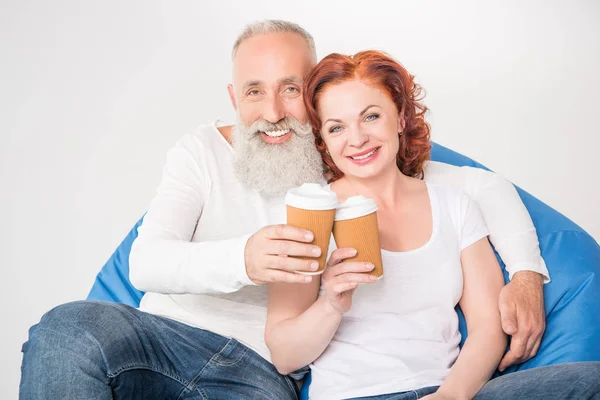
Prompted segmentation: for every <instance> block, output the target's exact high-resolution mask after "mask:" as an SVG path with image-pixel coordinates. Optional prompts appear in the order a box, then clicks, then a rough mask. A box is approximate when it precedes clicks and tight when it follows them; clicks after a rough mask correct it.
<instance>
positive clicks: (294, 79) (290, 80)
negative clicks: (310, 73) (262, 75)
mask: <svg viewBox="0 0 600 400" xmlns="http://www.w3.org/2000/svg"><path fill="white" fill-rule="evenodd" d="M302 82H303V79H302V78H299V77H297V76H293V75H291V76H286V77H285V78H281V79H280V80H278V81H277V83H279V84H280V85H285V84H287V83H295V84H297V85H302Z"/></svg>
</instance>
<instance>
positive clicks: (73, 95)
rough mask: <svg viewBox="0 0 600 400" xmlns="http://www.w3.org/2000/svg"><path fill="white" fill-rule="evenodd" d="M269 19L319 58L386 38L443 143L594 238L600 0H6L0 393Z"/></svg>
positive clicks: (1, 16)
mask: <svg viewBox="0 0 600 400" xmlns="http://www.w3.org/2000/svg"><path fill="white" fill-rule="evenodd" d="M262 18H282V19H290V20H293V21H296V22H298V23H300V24H301V25H302V26H304V27H305V28H306V29H307V30H308V31H309V32H311V33H312V34H313V35H314V37H315V40H316V43H317V49H318V53H319V58H321V57H323V56H324V55H326V54H328V53H330V52H333V51H337V52H342V53H354V52H356V51H359V50H364V49H369V48H376V49H382V50H385V51H387V52H389V53H391V54H392V55H393V56H395V57H396V58H397V59H398V60H399V61H401V62H402V63H403V64H404V65H405V66H406V67H407V68H408V70H409V71H411V72H412V73H413V74H415V75H416V76H417V78H418V81H419V82H420V83H421V84H422V85H423V86H424V87H425V89H426V90H427V97H426V99H425V103H426V104H427V105H428V106H429V107H430V109H431V114H430V116H429V121H430V122H431V124H432V126H433V131H432V134H433V139H434V140H436V141H438V142H439V143H441V144H444V145H446V146H449V147H451V148H452V149H454V150H457V151H460V152H462V153H465V154H467V155H469V156H471V157H473V158H475V159H476V160H479V161H480V162H483V163H485V164H487V165H488V166H489V167H491V168H493V169H495V170H496V171H498V172H500V173H501V174H503V175H505V176H506V177H508V178H509V179H511V180H512V181H513V182H515V183H517V184H518V185H520V186H521V187H523V188H525V189H526V190H528V191H530V192H531V193H532V194H533V195H535V196H537V197H539V198H541V199H542V200H544V201H545V202H547V203H548V204H550V205H551V206H552V207H554V208H556V209H558V210H559V211H561V212H563V213H564V214H566V215H567V216H568V217H570V218H572V219H573V220H574V221H575V222H577V223H578V224H580V225H581V226H582V227H584V228H585V229H587V230H588V231H589V232H590V233H591V234H592V235H593V236H594V237H595V238H596V240H598V239H599V238H600V215H599V212H598V205H600V194H599V190H598V184H599V183H600V182H599V181H600V180H599V179H598V171H599V170H600V162H599V159H600V152H599V147H600V117H599V116H600V78H599V76H600V74H599V72H600V43H599V42H600V2H597V1H593V0H589V1H583V0H581V1H573V0H570V1H567V0H564V1H516V0H509V1H506V0H502V1H487V2H476V1H473V2H465V1H462V2H446V1H393V2H392V1H389V2H387V1H375V0H369V1H360V2H359V1H356V2H349V1H323V0H319V1H306V0H305V1H294V2H289V3H288V2H285V1H281V0H273V1H256V0H254V1H251V2H249V1H248V2H247V1H239V2H232V1H224V0H219V1H210V2H205V1H200V0H198V1H177V2H174V1H173V2H172V1H169V2H167V1H164V2H159V1H114V0H111V1H95V2H90V1H87V2H81V1H76V0H72V1H66V0H60V1H58V0H55V1H51V2H50V1H23V0H19V1H17V0H1V1H0V135H1V136H0V139H1V140H0V190H1V196H0V234H1V236H0V250H1V251H0V266H1V268H2V275H1V276H2V279H1V282H2V286H1V290H0V296H2V297H1V298H0V300H1V303H0V304H1V312H2V315H1V316H0V318H1V319H0V320H1V321H2V328H1V329H0V354H1V358H2V363H1V364H0V398H2V399H10V398H16V396H17V387H18V381H19V376H20V369H19V365H20V361H21V354H20V346H21V343H22V342H24V341H25V340H26V337H27V329H28V327H29V326H30V325H32V324H34V323H35V322H37V321H38V320H39V318H40V317H41V315H42V314H43V313H44V312H45V311H47V310H48V309H50V308H51V307H53V306H54V305H57V304H59V303H63V302H67V301H70V300H75V299H81V298H84V297H85V296H86V295H87V293H88V291H89V289H90V287H91V285H92V282H93V280H94V277H95V274H96V273H97V272H98V270H99V269H100V267H101V266H102V264H103V263H104V262H105V260H106V259H107V258H108V257H109V256H110V254H111V253H112V251H113V250H114V249H115V248H116V246H117V245H118V244H119V242H120V241H121V239H122V238H123V237H124V235H125V234H126V233H127V232H128V231H129V229H130V227H131V226H132V225H133V224H134V223H135V222H136V220H137V219H138V218H139V217H140V216H141V215H142V213H143V212H144V210H145V208H146V207H147V205H148V203H149V201H150V200H151V198H152V196H153V194H154V192H155V188H156V186H157V184H158V181H159V178H160V173H161V168H162V164H163V162H164V157H165V153H166V151H167V150H168V149H169V148H170V147H171V146H172V145H173V144H174V143H175V141H176V140H177V139H178V138H179V137H181V136H182V135H183V134H184V133H185V132H186V131H188V130H190V129H192V128H194V127H195V126H196V125H198V124H200V123H204V122H207V121H209V120H211V119H214V118H217V117H221V118H224V119H231V118H232V117H233V115H234V114H233V112H232V110H231V106H230V104H229V100H228V97H227V92H226V84H227V83H228V82H229V78H230V73H231V70H230V48H231V44H232V43H233V41H234V39H235V36H236V35H237V33H238V32H239V31H240V30H241V28H242V27H243V25H245V24H246V23H248V22H251V21H253V20H257V19H262Z"/></svg>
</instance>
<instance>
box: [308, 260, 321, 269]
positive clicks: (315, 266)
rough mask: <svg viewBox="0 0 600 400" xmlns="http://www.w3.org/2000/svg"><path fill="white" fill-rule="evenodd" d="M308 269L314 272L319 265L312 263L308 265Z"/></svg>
mask: <svg viewBox="0 0 600 400" xmlns="http://www.w3.org/2000/svg"><path fill="white" fill-rule="evenodd" d="M310 269H312V270H313V271H316V270H318V269H319V263H318V262H316V261H315V262H312V263H310Z"/></svg>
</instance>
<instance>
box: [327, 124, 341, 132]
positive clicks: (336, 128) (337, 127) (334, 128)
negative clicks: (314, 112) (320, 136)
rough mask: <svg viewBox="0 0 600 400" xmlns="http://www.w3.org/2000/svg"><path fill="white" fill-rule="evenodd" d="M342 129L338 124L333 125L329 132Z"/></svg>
mask: <svg viewBox="0 0 600 400" xmlns="http://www.w3.org/2000/svg"><path fill="white" fill-rule="evenodd" d="M341 129H342V127H341V126H339V125H336V126H332V127H331V128H329V133H337V132H339V131H340V130H341Z"/></svg>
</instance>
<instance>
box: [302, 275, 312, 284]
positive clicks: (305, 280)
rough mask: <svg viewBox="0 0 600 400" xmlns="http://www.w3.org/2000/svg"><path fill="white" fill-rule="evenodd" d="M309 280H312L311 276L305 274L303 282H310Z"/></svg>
mask: <svg viewBox="0 0 600 400" xmlns="http://www.w3.org/2000/svg"><path fill="white" fill-rule="evenodd" d="M310 281H312V276H305V277H304V282H307V283H308V282H310Z"/></svg>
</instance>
